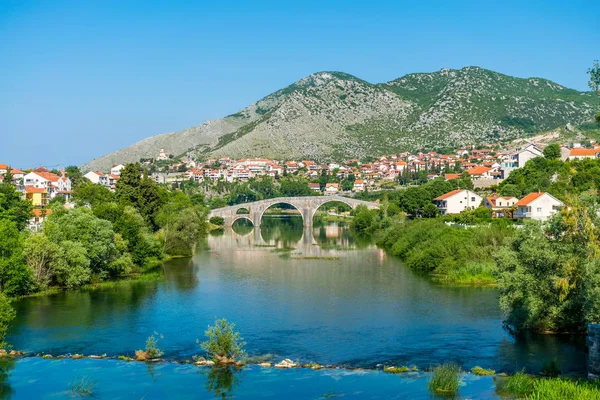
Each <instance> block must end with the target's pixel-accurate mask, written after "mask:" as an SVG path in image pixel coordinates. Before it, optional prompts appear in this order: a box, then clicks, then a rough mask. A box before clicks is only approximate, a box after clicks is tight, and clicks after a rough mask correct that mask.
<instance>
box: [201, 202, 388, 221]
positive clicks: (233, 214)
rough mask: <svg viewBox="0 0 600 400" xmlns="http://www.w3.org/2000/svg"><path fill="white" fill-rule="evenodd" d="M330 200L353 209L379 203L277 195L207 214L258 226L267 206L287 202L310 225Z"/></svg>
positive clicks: (374, 207)
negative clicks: (242, 219)
mask: <svg viewBox="0 0 600 400" xmlns="http://www.w3.org/2000/svg"><path fill="white" fill-rule="evenodd" d="M331 201H339V202H341V203H345V204H347V205H348V206H350V207H351V208H352V209H355V208H356V207H357V206H359V205H361V204H362V205H365V206H367V208H368V209H372V210H373V209H378V208H379V203H372V202H369V201H362V200H356V199H352V198H349V197H342V196H306V197H277V198H274V199H266V200H259V201H253V202H251V203H243V204H236V205H235V206H230V207H223V208H215V209H214V210H212V211H211V212H210V214H209V217H222V218H223V219H224V220H225V226H229V227H230V226H232V225H233V223H234V222H235V221H236V220H238V219H240V218H245V219H249V220H250V221H251V222H252V224H253V225H254V226H255V227H258V226H260V224H261V221H262V217H263V214H264V213H265V211H266V210H267V208H269V207H271V206H273V205H275V204H281V203H283V204H289V205H291V206H292V207H294V208H296V209H297V210H298V211H300V214H302V220H303V221H304V226H312V223H313V217H314V215H315V212H316V211H317V209H318V208H319V207H321V206H322V205H323V204H325V203H329V202H331ZM240 209H246V210H248V214H238V213H237V212H238V210H240Z"/></svg>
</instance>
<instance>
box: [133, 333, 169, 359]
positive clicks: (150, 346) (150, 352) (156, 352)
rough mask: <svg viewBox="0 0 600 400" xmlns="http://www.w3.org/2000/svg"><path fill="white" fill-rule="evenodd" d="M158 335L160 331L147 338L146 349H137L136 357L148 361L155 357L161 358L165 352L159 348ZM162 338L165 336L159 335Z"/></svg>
mask: <svg viewBox="0 0 600 400" xmlns="http://www.w3.org/2000/svg"><path fill="white" fill-rule="evenodd" d="M156 336H159V335H158V333H156V332H154V335H152V336H150V337H149V338H148V340H146V350H145V351H144V350H137V351H136V352H135V358H136V360H138V361H146V360H152V359H155V358H160V357H161V356H162V355H163V354H164V353H163V351H162V350H161V349H159V348H158V339H157V338H156ZM159 338H160V339H162V338H163V336H162V335H160V336H159Z"/></svg>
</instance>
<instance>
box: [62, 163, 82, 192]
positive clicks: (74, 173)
mask: <svg viewBox="0 0 600 400" xmlns="http://www.w3.org/2000/svg"><path fill="white" fill-rule="evenodd" d="M65 172H66V173H67V177H68V178H69V179H70V180H71V185H72V186H73V187H76V186H77V185H78V184H79V183H80V182H81V181H82V180H83V179H84V178H83V174H82V173H81V170H80V169H79V167H78V166H76V165H69V166H68V167H67V168H65Z"/></svg>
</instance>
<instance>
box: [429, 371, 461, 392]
mask: <svg viewBox="0 0 600 400" xmlns="http://www.w3.org/2000/svg"><path fill="white" fill-rule="evenodd" d="M460 375H461V373H460V367H459V366H458V365H456V364H443V365H440V366H438V367H435V368H434V369H433V374H432V376H431V380H430V381H429V389H431V390H432V391H433V392H436V393H456V392H457V391H458V387H459V385H460V381H461V376H460Z"/></svg>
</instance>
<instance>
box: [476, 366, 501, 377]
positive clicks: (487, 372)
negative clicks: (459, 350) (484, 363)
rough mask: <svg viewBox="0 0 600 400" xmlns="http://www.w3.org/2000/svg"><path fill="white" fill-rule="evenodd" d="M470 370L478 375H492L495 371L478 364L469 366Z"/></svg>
mask: <svg viewBox="0 0 600 400" xmlns="http://www.w3.org/2000/svg"><path fill="white" fill-rule="evenodd" d="M471 372H472V373H474V374H475V375H479V376H488V375H494V374H495V373H496V371H494V370H493V369H485V368H481V367H479V366H477V367H473V368H471Z"/></svg>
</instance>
